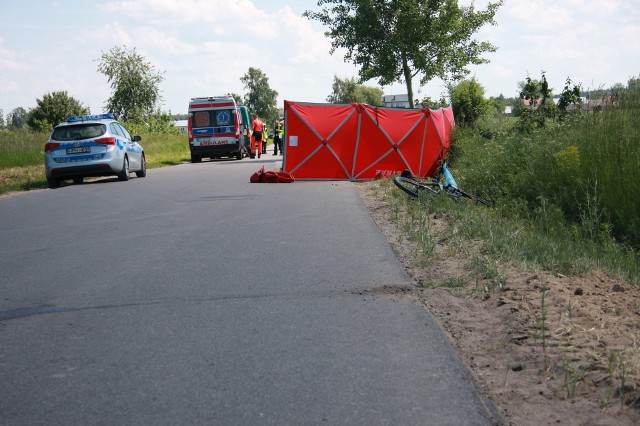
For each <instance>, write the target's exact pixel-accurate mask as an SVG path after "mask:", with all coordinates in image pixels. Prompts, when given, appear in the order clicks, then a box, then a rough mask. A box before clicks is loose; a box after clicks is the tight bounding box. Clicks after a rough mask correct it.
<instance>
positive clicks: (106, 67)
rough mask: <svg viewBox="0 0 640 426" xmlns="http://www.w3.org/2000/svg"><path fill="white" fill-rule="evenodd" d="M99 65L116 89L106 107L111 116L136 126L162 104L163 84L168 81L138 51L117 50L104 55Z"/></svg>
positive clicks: (99, 68)
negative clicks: (161, 90) (161, 86)
mask: <svg viewBox="0 0 640 426" xmlns="http://www.w3.org/2000/svg"><path fill="white" fill-rule="evenodd" d="M98 62H99V63H98V71H100V72H101V73H102V74H104V75H106V76H107V79H108V81H109V83H111V88H112V89H113V94H112V95H111V97H110V98H109V99H108V100H107V102H106V104H105V107H106V109H107V112H112V113H113V114H115V115H116V117H118V118H119V119H120V120H124V121H133V122H142V121H143V119H144V118H145V117H147V116H149V115H152V114H153V113H154V111H155V110H156V108H157V107H158V105H159V103H160V101H161V100H162V97H161V96H160V88H159V84H160V83H161V82H162V81H163V80H164V77H163V76H162V73H161V72H159V71H156V69H155V68H154V67H153V65H151V64H150V63H149V62H146V61H145V58H144V57H143V56H141V55H139V54H138V53H137V52H136V49H135V48H133V49H132V50H131V51H127V50H126V48H124V47H119V46H116V47H114V48H112V49H111V50H109V51H108V52H106V53H105V52H103V53H102V56H101V57H100V59H98Z"/></svg>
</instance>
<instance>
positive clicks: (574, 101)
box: [558, 77, 582, 121]
mask: <svg viewBox="0 0 640 426" xmlns="http://www.w3.org/2000/svg"><path fill="white" fill-rule="evenodd" d="M581 106H582V98H580V85H579V84H578V85H575V84H574V85H573V87H572V82H571V79H570V78H569V77H567V81H566V82H565V85H564V89H563V90H562V93H561V94H560V99H559V100H558V111H559V119H560V120H561V121H562V120H564V119H565V118H566V116H567V114H569V112H570V108H573V109H574V112H575V113H576V114H579V113H580V112H581Z"/></svg>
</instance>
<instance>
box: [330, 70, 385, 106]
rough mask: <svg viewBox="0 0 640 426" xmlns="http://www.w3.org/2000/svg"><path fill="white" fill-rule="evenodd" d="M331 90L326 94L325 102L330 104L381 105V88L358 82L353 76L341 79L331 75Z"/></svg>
mask: <svg viewBox="0 0 640 426" xmlns="http://www.w3.org/2000/svg"><path fill="white" fill-rule="evenodd" d="M332 89H333V92H332V93H331V94H330V95H329V96H327V102H331V103H332V104H349V103H352V102H358V103H364V104H369V105H374V106H378V105H382V94H383V92H382V89H380V88H378V87H369V86H364V85H362V84H358V82H357V81H356V79H355V77H351V78H345V79H341V78H340V77H338V76H337V75H335V76H334V77H333V85H332Z"/></svg>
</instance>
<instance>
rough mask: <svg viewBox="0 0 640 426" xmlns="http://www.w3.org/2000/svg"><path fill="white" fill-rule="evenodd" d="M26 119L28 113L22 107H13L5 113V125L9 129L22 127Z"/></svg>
mask: <svg viewBox="0 0 640 426" xmlns="http://www.w3.org/2000/svg"><path fill="white" fill-rule="evenodd" d="M28 119H29V113H28V112H27V111H26V110H25V109H24V108H22V107H18V108H14V109H13V110H12V111H11V112H10V113H9V114H7V127H8V128H10V129H22V128H23V127H24V125H25V124H27V120H28Z"/></svg>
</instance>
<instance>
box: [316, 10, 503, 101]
mask: <svg viewBox="0 0 640 426" xmlns="http://www.w3.org/2000/svg"><path fill="white" fill-rule="evenodd" d="M501 5H502V0H499V1H497V2H495V3H488V5H487V8H486V9H485V10H478V11H476V9H475V7H474V5H473V3H472V4H471V5H470V6H460V5H458V1H457V0H319V1H318V6H324V7H323V8H322V9H321V11H319V12H314V11H310V10H307V11H305V12H304V16H305V17H307V18H309V19H313V20H317V21H319V22H321V23H322V24H324V25H326V26H327V27H329V31H327V32H326V33H325V34H326V35H327V36H328V37H330V38H331V39H332V41H331V43H332V47H331V53H332V54H333V53H334V52H335V51H336V49H338V48H344V49H346V51H347V52H346V54H345V57H344V58H345V60H347V61H349V62H353V63H355V64H356V65H359V66H360V70H359V77H360V81H367V80H370V79H372V78H377V79H378V82H379V84H380V85H382V86H386V85H389V84H391V83H394V82H402V81H404V82H405V84H406V87H407V93H408V95H409V100H410V102H411V103H413V87H412V78H413V77H415V76H417V75H419V74H421V78H420V84H422V85H424V84H426V83H427V82H429V81H431V80H432V79H434V78H436V77H440V78H441V79H443V80H444V81H455V80H459V79H461V78H463V77H464V76H465V75H467V74H468V70H467V69H466V67H467V66H468V65H469V64H481V63H486V62H488V60H486V59H483V58H481V55H482V54H483V53H485V52H494V51H495V50H496V48H495V47H494V46H493V45H492V44H491V43H489V42H479V41H476V40H474V39H472V36H473V34H474V33H476V32H477V31H478V30H479V29H480V28H481V27H482V26H484V25H485V24H487V23H490V24H495V22H494V21H493V17H494V15H495V13H496V12H497V10H498V7H500V6H501Z"/></svg>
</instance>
